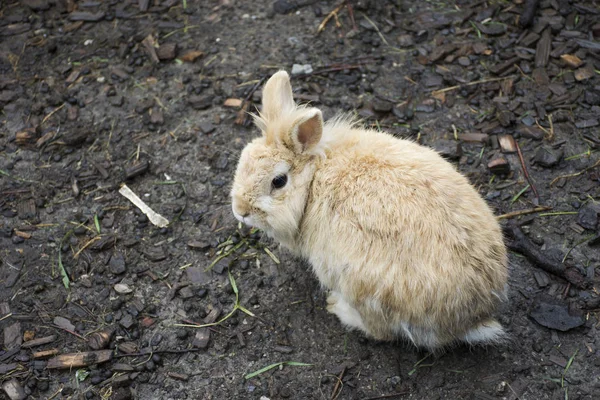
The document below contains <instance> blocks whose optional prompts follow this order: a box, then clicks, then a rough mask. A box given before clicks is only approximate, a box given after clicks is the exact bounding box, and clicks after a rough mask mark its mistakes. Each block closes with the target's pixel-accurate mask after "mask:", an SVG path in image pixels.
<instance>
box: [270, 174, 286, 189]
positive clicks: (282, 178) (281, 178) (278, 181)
mask: <svg viewBox="0 0 600 400" xmlns="http://www.w3.org/2000/svg"><path fill="white" fill-rule="evenodd" d="M287 179H288V178H287V175H285V174H283V175H278V176H276V177H275V178H273V181H272V182H271V184H272V185H273V188H274V189H281V188H282V187H284V186H285V184H286V183H287Z"/></svg>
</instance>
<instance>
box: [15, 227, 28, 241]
mask: <svg viewBox="0 0 600 400" xmlns="http://www.w3.org/2000/svg"><path fill="white" fill-rule="evenodd" d="M14 233H15V235H16V236H18V237H20V238H23V239H31V233H28V232H21V231H19V230H17V229H15V230H14Z"/></svg>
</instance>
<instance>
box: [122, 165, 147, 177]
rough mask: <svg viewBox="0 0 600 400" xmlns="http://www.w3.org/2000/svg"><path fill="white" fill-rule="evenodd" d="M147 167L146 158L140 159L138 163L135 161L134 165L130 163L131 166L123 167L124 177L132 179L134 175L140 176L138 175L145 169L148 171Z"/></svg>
mask: <svg viewBox="0 0 600 400" xmlns="http://www.w3.org/2000/svg"><path fill="white" fill-rule="evenodd" d="M148 168H150V163H149V162H148V161H146V160H144V161H140V162H139V163H137V164H135V165H131V166H129V167H127V168H125V178H126V179H132V178H135V177H136V176H140V175H142V174H144V173H145V172H146V171H148Z"/></svg>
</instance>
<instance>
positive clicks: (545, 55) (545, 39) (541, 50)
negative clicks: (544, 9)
mask: <svg viewBox="0 0 600 400" xmlns="http://www.w3.org/2000/svg"><path fill="white" fill-rule="evenodd" d="M550 50H552V34H551V32H550V28H546V29H545V30H544V32H542V37H541V38H540V40H539V41H538V43H537V47H536V49H535V66H536V67H538V68H539V67H545V66H546V65H548V60H549V59H550Z"/></svg>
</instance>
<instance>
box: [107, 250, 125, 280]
mask: <svg viewBox="0 0 600 400" xmlns="http://www.w3.org/2000/svg"><path fill="white" fill-rule="evenodd" d="M108 268H109V269H110V272H111V273H113V274H115V275H121V274H123V273H125V271H126V270H127V268H126V266H125V258H124V257H123V255H122V254H121V253H115V254H113V255H112V257H111V258H110V262H109V263H108Z"/></svg>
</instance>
